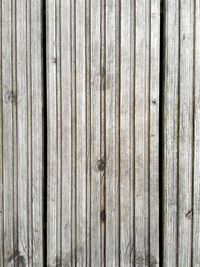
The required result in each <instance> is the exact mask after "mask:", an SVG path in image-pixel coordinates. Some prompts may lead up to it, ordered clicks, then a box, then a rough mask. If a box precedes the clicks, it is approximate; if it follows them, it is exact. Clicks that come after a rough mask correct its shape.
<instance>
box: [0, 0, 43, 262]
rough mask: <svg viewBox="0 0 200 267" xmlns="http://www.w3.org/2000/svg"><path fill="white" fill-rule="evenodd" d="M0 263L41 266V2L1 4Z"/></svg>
mask: <svg viewBox="0 0 200 267" xmlns="http://www.w3.org/2000/svg"><path fill="white" fill-rule="evenodd" d="M1 11H2V12H1V14H2V24H1V44H2V46H1V52H2V55H3V56H2V62H1V74H2V76H1V96H2V98H1V119H2V123H3V124H2V127H1V130H2V139H1V142H2V150H1V152H2V153H1V166H2V176H1V180H2V185H1V197H2V200H3V207H2V210H1V214H2V216H3V218H4V222H3V223H2V224H1V231H2V232H3V234H4V236H3V239H4V242H1V252H2V254H1V263H2V264H1V266H14V265H26V266H38V265H42V264H43V225H42V222H43V203H42V190H43V140H42V139H43V134H42V132H43V122H42V101H43V100H42V94H43V93H42V92H43V78H42V52H41V38H42V5H41V1H40V0H37V1H34V3H33V2H32V1H31V2H29V3H28V4H27V3H26V2H25V1H17V0H12V1H7V2H6V1H2V5H1Z"/></svg>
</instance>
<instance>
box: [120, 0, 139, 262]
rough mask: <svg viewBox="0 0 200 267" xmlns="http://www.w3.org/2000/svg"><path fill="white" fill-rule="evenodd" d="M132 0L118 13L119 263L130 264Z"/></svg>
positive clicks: (132, 238)
mask: <svg viewBox="0 0 200 267" xmlns="http://www.w3.org/2000/svg"><path fill="white" fill-rule="evenodd" d="M131 8H133V7H131V1H128V0H127V1H122V2H121V8H120V10H121V14H120V21H121V23H120V25H121V27H120V31H121V36H120V37H121V38H120V40H121V42H120V49H121V50H120V103H119V105H120V266H132V258H133V257H132V254H134V252H133V245H134V233H133V220H134V217H133V206H132V203H133V181H134V177H133V168H134V167H133V155H134V150H133V108H134V105H133V99H134V98H133V96H134V94H133V90H134V88H131V79H132V77H131V67H133V66H131V61H132V58H131V42H134V41H135V40H134V39H133V40H131V37H132V36H131Z"/></svg>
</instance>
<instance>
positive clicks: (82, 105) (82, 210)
mask: <svg viewBox="0 0 200 267" xmlns="http://www.w3.org/2000/svg"><path fill="white" fill-rule="evenodd" d="M85 8H86V6H85V1H82V0H77V1H76V13H75V14H76V264H77V266H80V267H82V266H86V257H87V255H86V253H87V245H86V229H87V227H86V223H87V216H86V209H87V206H86V203H87V202H86V185H87V177H86V166H87V158H86V155H87V154H86V151H87V139H86V134H87V132H86V123H87V120H86V113H87V106H86V105H87V103H86V97H87V96H86V65H85V62H86V54H85V52H86V50H85V49H86V39H85V36H86V25H85V15H86V14H85Z"/></svg>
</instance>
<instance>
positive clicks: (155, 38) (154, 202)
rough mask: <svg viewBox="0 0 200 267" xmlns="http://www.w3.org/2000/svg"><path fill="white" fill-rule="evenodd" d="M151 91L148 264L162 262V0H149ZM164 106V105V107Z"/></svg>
mask: <svg viewBox="0 0 200 267" xmlns="http://www.w3.org/2000/svg"><path fill="white" fill-rule="evenodd" d="M149 8H150V21H149V23H150V65H149V71H150V85H149V87H150V95H149V102H150V108H149V113H150V114H149V124H150V125H149V164H150V166H149V265H150V266H151V265H156V264H157V265H158V266H159V264H160V260H162V259H160V255H159V252H160V250H159V241H160V240H159V238H160V236H159V232H160V231H159V228H160V227H162V226H161V225H160V224H159V216H160V215H159V205H161V203H159V186H160V184H159V156H160V155H159V130H160V127H161V125H159V118H160V112H161V111H160V108H159V107H160V106H159V103H160V97H161V96H160V60H163V59H162V58H161V59H160V53H159V52H160V1H159V0H156V1H151V4H150V7H149ZM161 108H162V107H161Z"/></svg>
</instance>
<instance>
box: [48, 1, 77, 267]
mask: <svg viewBox="0 0 200 267" xmlns="http://www.w3.org/2000/svg"><path fill="white" fill-rule="evenodd" d="M60 8H61V10H60V16H61V18H60V21H61V26H60V27H61V28H60V30H61V32H60V38H61V40H60V58H61V59H60V67H61V68H60V72H61V84H60V86H61V87H60V88H61V120H62V121H61V127H62V128H61V136H62V138H61V146H62V147H61V151H62V163H61V166H62V174H61V179H62V181H61V186H62V187H61V192H62V193H61V197H62V198H61V201H62V203H61V206H62V211H61V216H62V218H61V244H62V247H61V263H62V264H61V266H66V265H67V266H71V263H72V262H71V245H72V232H71V231H72V225H71V223H72V164H71V162H72V129H71V125H72V105H71V101H72V92H71V90H73V89H72V88H71V85H72V82H71V75H72V66H71V57H72V55H71V54H72V52H71V38H70V34H71V32H72V31H71V13H72V12H71V9H70V0H68V1H66V0H62V1H61V4H60ZM66 12H67V14H66ZM48 223H50V222H48Z"/></svg>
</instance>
